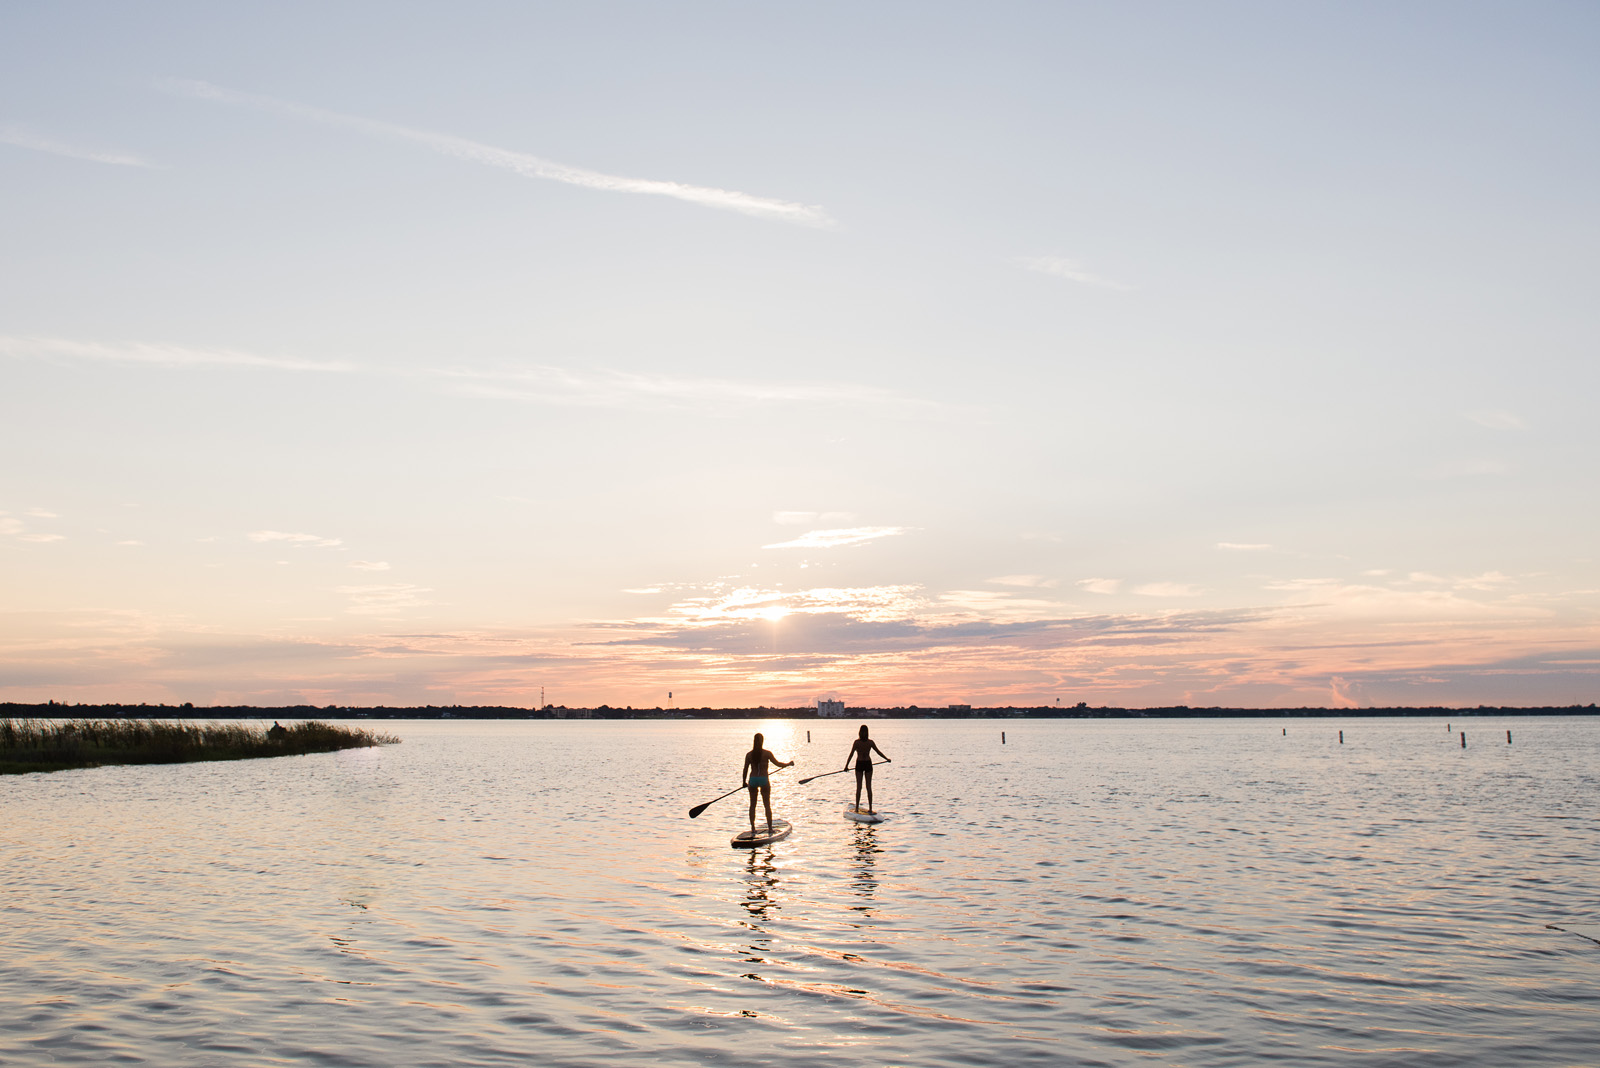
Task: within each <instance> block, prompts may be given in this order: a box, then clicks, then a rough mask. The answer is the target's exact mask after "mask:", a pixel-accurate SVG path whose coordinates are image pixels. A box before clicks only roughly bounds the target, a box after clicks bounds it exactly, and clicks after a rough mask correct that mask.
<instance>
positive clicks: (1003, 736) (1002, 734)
mask: <svg viewBox="0 0 1600 1068" xmlns="http://www.w3.org/2000/svg"><path fill="white" fill-rule="evenodd" d="M1000 744H1001V745H1005V744H1006V732H1005V731H1001V732H1000Z"/></svg>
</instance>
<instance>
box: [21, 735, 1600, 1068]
mask: <svg viewBox="0 0 1600 1068" xmlns="http://www.w3.org/2000/svg"><path fill="white" fill-rule="evenodd" d="M378 725H379V726H384V727H387V728H388V729H390V730H392V731H394V732H395V733H397V734H399V735H401V736H402V737H403V738H404V739H405V741H404V744H401V745H397V746H390V747H387V748H382V749H375V750H360V751H353V752H346V753H337V754H326V755H317V756H307V757H289V758H280V759H275V760H254V761H241V762H236V763H221V764H193V765H183V766H171V767H139V768H100V769H93V770H87V771H74V772H63V773H58V774H54V775H30V776H15V777H8V778H4V779H0V815H3V820H0V892H3V898H0V908H3V910H4V911H3V918H0V952H3V965H0V1063H4V1064H7V1065H36V1064H38V1065H42V1064H84V1065H106V1064H113V1063H150V1064H159V1065H277V1064H294V1065H301V1064H319V1065H377V1066H385V1068H387V1066H392V1065H417V1066H421V1065H453V1066H455V1065H513V1064H515V1065H528V1064H536V1065H542V1066H543V1065H549V1066H559V1065H594V1066H598V1065H609V1066H617V1065H634V1064H650V1065H658V1066H667V1065H740V1066H743V1065H795V1066H801V1065H804V1066H806V1068H828V1066H857V1065H906V1066H924V1065H927V1066H943V1065H1000V1064H1005V1065H1013V1064H1021V1065H1025V1064H1040V1065H1080V1064H1081V1065H1185V1066H1212V1065H1216V1066H1221V1065H1255V1064H1263V1063H1283V1064H1292V1065H1302V1066H1303V1065H1323V1064H1329V1065H1430V1066H1433V1065H1483V1066H1492V1068H1505V1066H1508V1065H1518V1066H1528V1065H1560V1066H1570V1065H1593V1064H1596V1063H1600V944H1596V943H1594V942H1591V941H1588V940H1585V939H1583V938H1581V937H1578V936H1576V935H1573V934H1567V933H1563V932H1559V931H1554V930H1549V929H1547V928H1546V926H1545V925H1546V924H1548V923H1561V922H1563V921H1587V922H1597V921H1600V817H1597V808H1596V802H1597V800H1600V797H1597V794H1600V789H1597V788H1600V721H1595V720H1585V719H1573V720H1560V719H1549V720H1480V719H1473V720H1467V721H1460V722H1456V723H1455V724H1454V727H1455V729H1456V730H1457V731H1459V730H1462V729H1465V730H1466V731H1467V740H1468V743H1469V747H1468V748H1467V749H1465V750H1463V749H1462V748H1461V746H1460V742H1459V739H1458V738H1457V736H1456V734H1454V733H1451V734H1446V732H1445V724H1444V722H1443V721H1442V720H1441V721H1435V720H1365V719H1352V720H1345V721H1335V720H1258V721H1238V720H1233V721H1227V720H1224V721H1191V722H1174V721H1148V720H1147V721H1100V722H1096V721H1027V720H1021V721H1004V722H1002V721H982V720H980V721H972V720H967V721H948V722H933V721H894V720H882V721H873V725H872V731H873V736H874V737H875V738H877V739H878V740H879V743H880V744H881V745H882V747H883V748H884V749H885V750H886V751H887V752H888V753H889V755H890V756H892V757H893V758H894V760H895V762H894V763H893V764H890V765H888V766H885V767H882V768H880V769H879V770H878V774H877V781H876V786H877V790H878V802H879V807H880V808H881V809H883V810H886V811H887V812H888V813H889V814H890V816H891V818H890V820H889V822H887V823H884V824H882V825H881V826H877V827H862V826H858V825H855V824H853V823H849V822H847V821H845V820H844V819H843V818H842V816H841V809H842V807H843V804H844V802H845V801H847V800H849V799H850V795H851V791H852V789H853V782H852V780H853V776H851V775H836V776H832V777H830V778H826V779H819V780H817V781H816V782H813V783H811V784H810V785H809V786H799V785H797V780H798V779H799V778H801V777H804V776H807V775H814V774H816V773H818V772H821V771H825V770H829V769H832V768H836V767H839V766H840V765H841V764H842V763H843V759H844V755H845V753H846V751H847V750H848V747H849V743H850V740H851V739H852V737H853V736H854V733H855V728H856V727H857V726H858V721H812V722H810V723H805V722H794V723H790V722H782V721H774V722H769V723H759V722H733V723H714V722H700V721H680V722H645V723H622V722H593V723H591V722H560V721H557V722H520V723H477V722H462V721H456V722H395V723H387V724H378ZM1285 727H1286V728H1287V731H1288V733H1287V735H1284V734H1281V733H1280V731H1281V730H1282V729H1284V728H1285ZM1508 728H1509V729H1511V730H1512V731H1514V732H1515V733H1514V743H1515V744H1513V745H1510V746H1508V745H1507V744H1506V741H1505V732H1506V730H1507V729H1508ZM758 729H760V730H765V732H766V734H767V739H768V746H769V748H772V749H773V750H774V751H776V752H777V753H778V754H779V755H780V756H788V755H791V754H792V755H794V756H796V757H797V758H798V760H799V766H798V767H797V768H794V769H790V770H787V771H784V772H781V773H779V774H778V775H777V776H776V777H775V780H774V782H775V788H774V801H775V810H776V814H778V815H780V816H783V817H786V818H788V819H789V820H791V821H792V822H793V823H794V825H795V831H794V834H793V835H792V836H791V837H790V838H788V839H787V840H785V841H782V842H780V843H778V844H777V845H775V846H773V847H771V848H770V849H761V850H756V851H754V852H753V853H752V852H750V851H735V850H733V849H731V848H729V844H728V839H729V837H730V836H731V835H732V834H734V833H735V832H736V831H738V830H740V829H741V827H742V826H743V825H744V808H743V800H742V797H743V795H742V794H741V795H736V796H735V797H731V798H729V799H727V800H725V801H722V802H719V803H718V804H716V805H714V806H712V807H711V808H710V809H709V810H708V811H707V812H706V813H705V814H704V815H702V816H701V817H700V818H699V819H697V820H692V821H691V820H690V819H688V817H687V810H688V809H689V808H690V807H691V806H693V805H696V804H699V803H700V802H703V801H708V800H710V799H711V798H713V797H715V796H716V795H717V794H719V793H722V792H724V791H725V790H728V789H729V788H731V787H733V786H736V785H738V782H739V763H740V759H741V757H742V755H743V753H744V751H745V749H747V748H748V747H749V741H750V735H751V733H752V732H753V731H754V730H758ZM1341 729H1342V730H1343V731H1344V732H1345V743H1344V744H1343V745H1342V746H1341V745H1340V744H1339V743H1338V731H1339V730H1341ZM807 730H809V731H810V732H811V736H812V742H811V744H809V745H808V744H807V743H806V741H805V738H806V731H807ZM1002 730H1004V731H1005V732H1006V736H1007V744H1005V745H1003V746H1002V745H1001V744H1000V732H1001V731H1002Z"/></svg>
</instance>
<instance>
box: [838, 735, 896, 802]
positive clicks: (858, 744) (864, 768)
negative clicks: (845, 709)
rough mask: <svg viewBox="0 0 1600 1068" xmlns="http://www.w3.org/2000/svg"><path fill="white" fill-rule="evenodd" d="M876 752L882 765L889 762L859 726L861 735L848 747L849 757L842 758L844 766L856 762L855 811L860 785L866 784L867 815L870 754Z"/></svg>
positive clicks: (870, 767) (885, 754) (869, 797)
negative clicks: (882, 762) (881, 759)
mask: <svg viewBox="0 0 1600 1068" xmlns="http://www.w3.org/2000/svg"><path fill="white" fill-rule="evenodd" d="M874 752H876V753H877V754H878V755H879V756H881V757H883V761H884V763H886V764H887V763H888V762H889V754H888V753H885V752H884V751H883V750H882V749H879V748H878V743H877V742H875V741H873V740H872V739H871V738H868V737H867V725H866V724H865V723H863V724H862V725H861V733H860V734H859V735H857V737H856V740H855V744H854V745H852V746H851V747H850V755H849V756H847V757H845V758H844V766H845V767H847V768H848V767H849V766H850V761H852V760H854V761H855V762H856V811H857V812H860V811H861V784H862V783H866V784H867V808H866V811H867V813H868V814H870V813H871V812H872V754H873V753H874Z"/></svg>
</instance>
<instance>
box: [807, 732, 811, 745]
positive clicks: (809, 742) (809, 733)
mask: <svg viewBox="0 0 1600 1068" xmlns="http://www.w3.org/2000/svg"><path fill="white" fill-rule="evenodd" d="M806 744H807V745H810V744H811V732H810V731H806Z"/></svg>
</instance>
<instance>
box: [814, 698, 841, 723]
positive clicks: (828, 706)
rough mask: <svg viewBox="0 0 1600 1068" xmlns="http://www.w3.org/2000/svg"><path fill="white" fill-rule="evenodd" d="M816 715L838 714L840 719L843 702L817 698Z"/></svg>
mask: <svg viewBox="0 0 1600 1068" xmlns="http://www.w3.org/2000/svg"><path fill="white" fill-rule="evenodd" d="M817 715H819V716H838V717H839V718H841V719H842V718H844V702H843V701H824V700H818V701H817Z"/></svg>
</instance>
